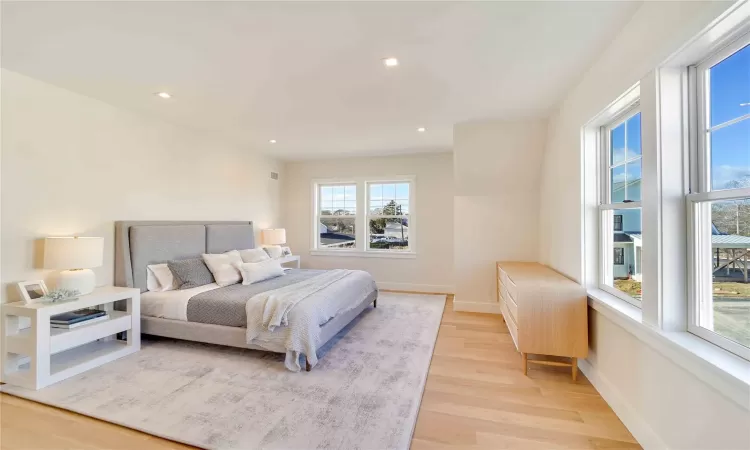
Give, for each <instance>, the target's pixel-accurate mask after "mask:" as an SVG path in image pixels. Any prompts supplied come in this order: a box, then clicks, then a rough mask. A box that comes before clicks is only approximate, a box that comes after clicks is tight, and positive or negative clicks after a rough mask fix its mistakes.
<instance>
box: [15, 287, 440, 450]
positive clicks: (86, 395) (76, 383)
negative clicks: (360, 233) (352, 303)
mask: <svg viewBox="0 0 750 450" xmlns="http://www.w3.org/2000/svg"><path fill="white" fill-rule="evenodd" d="M444 304H445V296H435V295H416V294H394V293H381V295H380V297H379V299H378V307H377V308H372V307H370V308H368V309H367V310H365V311H364V312H363V313H362V314H361V315H360V316H359V318H358V319H355V321H354V322H352V323H351V324H350V325H349V326H348V327H347V328H345V329H343V330H342V331H341V332H340V333H339V334H338V335H337V336H336V337H335V338H333V339H332V340H331V341H330V342H329V343H328V344H327V345H326V347H325V348H323V349H321V351H320V352H319V356H320V357H321V359H320V362H319V364H318V365H317V366H316V367H315V368H314V369H313V370H312V371H311V372H300V373H292V372H289V371H287V370H286V369H284V356H283V355H281V354H274V353H264V352H258V351H253V350H243V349H237V348H229V347H222V346H216V345H210V344H201V343H193V342H187V341H179V340H173V339H162V338H146V337H144V341H143V344H142V349H141V351H140V352H138V353H135V354H133V355H129V356H126V357H124V358H122V359H119V360H117V361H114V362H111V363H109V364H106V365H104V366H101V367H98V368H96V369H93V370H90V371H88V372H86V373H84V374H81V375H78V376H76V377H73V378H69V379H67V380H65V381H62V382H60V383H57V384H55V385H52V386H49V387H47V388H45V389H42V390H39V391H30V390H26V389H21V388H16V387H13V386H8V385H4V386H2V391H3V392H7V393H9V394H12V395H16V396H19V397H23V398H27V399H30V400H34V401H37V402H40V403H45V404H48V405H52V406H56V407H59V408H63V409H67V410H70V411H74V412H77V413H81V414H84V415H87V416H91V417H95V418H98V419H101V420H105V421H108V422H112V423H116V424H119V425H123V426H126V427H129V428H135V429H137V430H141V431H144V432H146V433H150V434H153V435H157V436H161V437H165V438H168V439H172V440H175V441H179V442H183V443H186V444H190V445H194V446H198V447H204V448H221V449H310V448H325V449H347V450H353V449H363V450H364V449H378V450H380V449H407V448H408V447H409V443H410V440H411V436H412V432H413V429H414V425H415V422H416V418H417V412H418V410H419V405H420V401H421V397H422V391H423V390H424V383H425V379H426V377H427V371H428V369H429V364H430V360H431V359H432V351H433V348H434V345H435V339H436V337H437V332H438V328H439V326H440V319H441V316H442V313H443V306H444Z"/></svg>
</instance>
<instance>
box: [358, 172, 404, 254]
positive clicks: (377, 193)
mask: <svg viewBox="0 0 750 450" xmlns="http://www.w3.org/2000/svg"><path fill="white" fill-rule="evenodd" d="M367 187H368V189H367V194H368V195H367V230H368V239H367V246H368V247H367V249H368V250H393V251H408V250H409V192H410V190H411V189H410V183H409V182H401V183H368V185H367Z"/></svg>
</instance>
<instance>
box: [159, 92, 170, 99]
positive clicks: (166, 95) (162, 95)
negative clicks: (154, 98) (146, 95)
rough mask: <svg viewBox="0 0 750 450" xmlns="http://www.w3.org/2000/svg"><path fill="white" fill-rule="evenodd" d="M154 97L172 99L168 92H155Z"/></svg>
mask: <svg viewBox="0 0 750 450" xmlns="http://www.w3.org/2000/svg"><path fill="white" fill-rule="evenodd" d="M156 95H158V96H159V97H161V98H172V96H171V95H170V94H169V92H157V93H156Z"/></svg>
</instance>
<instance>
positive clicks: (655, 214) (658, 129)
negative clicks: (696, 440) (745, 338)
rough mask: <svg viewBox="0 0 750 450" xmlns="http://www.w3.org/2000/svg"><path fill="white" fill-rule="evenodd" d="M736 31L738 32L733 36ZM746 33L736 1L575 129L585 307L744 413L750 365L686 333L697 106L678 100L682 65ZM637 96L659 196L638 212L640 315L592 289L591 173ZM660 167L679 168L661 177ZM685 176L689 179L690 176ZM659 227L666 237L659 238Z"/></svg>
mask: <svg viewBox="0 0 750 450" xmlns="http://www.w3.org/2000/svg"><path fill="white" fill-rule="evenodd" d="M739 29H742V31H741V32H736V30H739ZM748 31H750V1H748V2H738V3H736V4H735V5H733V6H731V7H730V8H729V9H727V10H726V11H725V13H724V14H722V16H721V17H719V18H718V19H716V20H715V21H714V22H713V23H712V24H711V25H710V26H708V27H707V28H706V29H704V30H703V31H702V32H701V34H699V35H698V36H696V37H695V38H694V39H693V40H691V41H690V42H688V43H686V44H685V45H684V46H683V47H682V48H681V49H680V50H678V51H677V52H676V53H675V54H674V55H673V56H671V57H670V58H669V59H668V60H667V61H665V62H664V63H663V64H662V65H660V66H659V67H657V68H655V70H654V71H652V72H650V73H648V74H647V75H645V76H644V77H643V78H642V80H641V81H640V82H639V83H637V84H636V85H635V86H633V87H632V88H630V89H629V90H627V91H626V92H625V93H624V94H623V95H621V96H620V97H619V98H618V99H616V100H615V101H614V102H612V103H611V104H610V105H608V106H607V107H606V108H604V109H603V110H602V112H600V113H599V114H598V115H597V116H596V117H594V118H593V119H591V120H590V121H589V122H588V123H586V124H585V125H584V126H583V127H582V129H581V142H582V145H583V158H582V173H584V174H585V176H584V178H583V189H582V201H583V206H584V207H583V208H582V211H581V221H582V223H583V227H582V230H581V232H582V236H581V238H582V249H581V252H582V254H583V258H581V264H582V266H581V270H582V274H583V279H582V280H581V281H582V283H583V284H584V285H585V286H586V288H587V291H588V295H589V305H590V306H591V307H592V308H593V309H595V310H596V311H597V312H599V313H601V314H602V315H603V316H605V317H606V318H608V319H609V320H611V321H612V322H613V323H614V324H616V325H619V326H620V327H622V328H623V329H624V330H625V331H627V332H629V333H630V334H632V335H633V336H635V337H636V338H638V339H639V340H641V341H642V342H644V343H645V344H646V345H647V346H648V347H649V348H651V349H653V350H655V351H657V352H659V353H661V354H662V355H664V356H665V357H666V358H667V359H669V360H670V361H672V362H674V363H675V364H678V365H679V366H681V367H683V368H684V369H685V370H686V371H687V372H689V373H691V374H692V375H694V376H695V377H696V378H698V379H700V380H701V381H702V382H704V383H705V384H706V385H708V386H711V387H713V388H714V389H716V390H717V391H718V392H720V393H722V394H723V395H724V396H725V397H726V398H728V399H729V400H731V401H733V402H734V403H736V404H737V405H739V406H740V407H742V408H743V409H744V410H746V411H747V410H750V395H749V394H750V361H748V360H745V359H743V358H741V357H739V356H737V355H735V354H732V353H730V352H729V351H726V350H724V349H722V348H721V347H719V346H717V345H715V344H713V343H711V342H710V341H708V340H706V339H703V338H701V337H699V336H697V335H695V334H693V333H690V332H688V331H687V316H688V311H687V304H688V301H687V298H688V292H687V291H686V288H687V287H688V284H689V283H688V280H687V275H688V268H687V267H686V265H685V264H683V263H682V262H684V261H685V260H688V259H689V257H688V255H687V250H688V249H687V247H688V245H687V243H688V240H687V230H686V228H687V227H686V224H685V222H686V220H685V219H686V217H687V214H686V213H685V209H686V197H685V196H686V194H688V193H689V184H688V183H687V179H688V177H686V176H684V175H685V174H689V173H690V170H691V168H690V165H689V161H688V158H685V151H684V149H685V148H687V147H688V143H689V144H690V148H691V150H694V149H695V146H694V143H695V140H696V136H695V134H696V133H693V131H694V128H693V127H690V128H688V127H687V126H686V125H687V120H688V116H689V113H690V115H691V116H692V113H694V112H695V109H694V108H695V105H694V104H688V103H686V102H684V99H685V98H692V97H690V96H686V91H687V88H688V87H689V83H688V81H689V80H688V77H687V71H686V70H685V67H687V66H689V65H691V64H694V63H695V61H699V60H700V59H701V57H702V55H706V54H709V53H711V52H714V51H716V49H720V48H721V47H723V46H724V45H726V43H727V42H729V41H731V35H732V34H733V33H734V34H735V35H739V34H742V33H743V32H748ZM641 82H642V83H643V86H641V85H640V84H641ZM641 93H643V97H642V101H641V108H642V116H641V117H642V123H641V124H642V126H641V130H642V139H643V147H642V148H643V155H644V170H643V178H644V183H646V181H648V183H649V184H652V185H653V186H650V187H649V186H644V188H647V189H654V191H655V193H656V195H657V196H658V197H659V198H658V199H656V198H651V197H644V199H643V200H644V202H643V203H644V204H645V209H647V211H646V210H644V211H643V216H642V217H643V229H644V231H645V230H646V228H647V227H650V228H649V229H653V230H654V232H653V233H652V234H650V235H649V238H648V239H647V240H648V241H650V242H651V245H650V248H651V251H650V252H649V256H648V257H646V253H644V270H645V269H646V262H647V261H648V263H649V271H648V275H649V278H648V279H646V276H645V275H646V272H644V280H643V282H644V287H645V286H646V283H647V282H648V290H647V291H645V292H644V293H645V294H646V295H644V297H643V304H642V308H641V309H638V308H636V307H634V306H632V305H630V304H628V303H627V302H625V301H623V300H621V299H620V298H618V297H615V296H614V295H610V294H609V293H607V292H604V291H602V290H601V289H599V288H598V280H599V260H598V258H599V226H600V225H599V216H600V210H599V203H598V200H599V198H598V196H599V192H600V185H599V182H598V180H597V178H596V176H597V175H596V174H597V173H598V171H599V167H600V166H599V153H600V152H599V148H600V147H599V146H600V142H601V140H600V129H601V126H602V125H605V124H606V123H607V122H608V121H610V120H611V118H613V117H614V116H615V115H616V113H617V111H621V110H622V109H623V108H625V107H627V104H628V103H630V102H632V101H634V99H636V98H638V97H640V94H641ZM647 156H648V157H647ZM664 164H667V165H669V167H675V168H677V167H682V169H683V170H671V171H666V172H665V171H663V170H662V166H663V165H664ZM647 166H648V167H649V169H648V170H646V167H647ZM654 171H655V172H654ZM691 175H693V177H692V178H691V179H694V175H695V174H694V173H693V174H691ZM647 178H648V180H647ZM665 229H666V230H670V231H669V232H668V233H665V232H663V230H665ZM644 244H648V242H644ZM666 280H668V282H665V281H666Z"/></svg>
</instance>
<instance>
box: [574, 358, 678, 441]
mask: <svg viewBox="0 0 750 450" xmlns="http://www.w3.org/2000/svg"><path fill="white" fill-rule="evenodd" d="M578 368H579V369H581V372H583V374H584V375H586V378H588V379H589V381H590V382H591V384H592V385H594V387H595V388H596V390H597V391H599V394H601V396H602V398H603V399H604V401H606V402H607V404H609V406H610V407H611V408H612V411H614V412H615V414H617V417H619V418H620V420H621V421H622V423H623V424H624V425H625V427H626V428H627V429H628V431H630V434H632V435H633V437H634V438H635V440H636V441H638V443H639V444H640V445H641V447H643V448H644V449H646V450H649V449H659V450H664V449H668V448H669V447H667V445H666V444H665V443H664V442H663V441H662V440H661V439H660V438H659V435H657V434H656V432H655V431H654V429H653V428H651V427H650V426H649V424H648V423H646V422H645V421H644V420H643V418H642V417H641V416H640V415H639V414H638V412H637V411H636V410H635V409H634V408H633V407H632V406H631V404H630V403H629V402H628V400H627V398H625V397H624V396H623V395H622V394H621V393H620V391H618V390H617V388H616V387H615V386H614V384H613V383H611V382H610V381H609V380H608V379H607V378H606V377H605V376H604V375H602V374H601V372H599V371H598V370H596V368H595V367H594V366H593V365H591V363H590V362H588V360H585V359H579V360H578Z"/></svg>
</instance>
